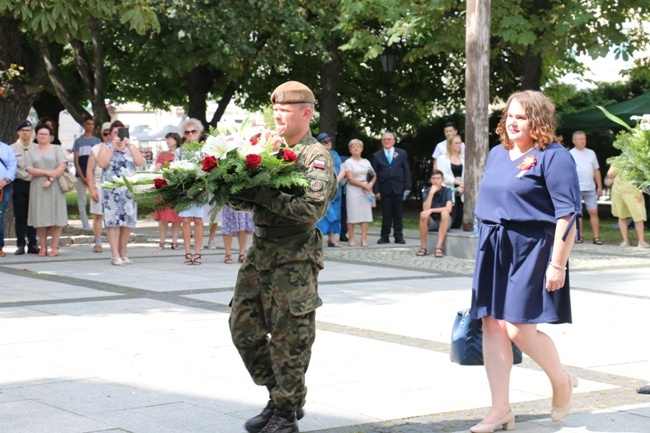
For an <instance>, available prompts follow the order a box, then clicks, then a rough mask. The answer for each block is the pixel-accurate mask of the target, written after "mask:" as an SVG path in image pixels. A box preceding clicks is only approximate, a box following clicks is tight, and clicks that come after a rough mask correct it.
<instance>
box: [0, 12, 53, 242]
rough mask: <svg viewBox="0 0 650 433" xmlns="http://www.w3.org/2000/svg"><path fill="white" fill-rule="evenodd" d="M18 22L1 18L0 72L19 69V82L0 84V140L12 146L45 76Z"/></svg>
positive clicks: (10, 231)
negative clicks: (18, 67)
mask: <svg viewBox="0 0 650 433" xmlns="http://www.w3.org/2000/svg"><path fill="white" fill-rule="evenodd" d="M23 36H24V34H23V33H22V32H21V31H20V23H19V22H18V21H17V20H14V19H11V18H7V17H2V16H0V41H2V43H1V44H0V68H2V69H7V68H9V67H10V66H11V65H12V64H15V65H18V66H22V67H23V68H24V69H23V73H22V79H14V80H12V81H10V82H8V83H0V85H1V86H2V88H3V91H2V94H1V95H0V140H2V141H4V142H5V143H9V144H11V143H14V142H15V141H16V139H17V138H18V137H17V135H16V125H17V124H18V122H20V121H21V120H25V119H26V118H27V115H28V114H29V109H30V108H31V106H32V104H33V103H34V100H35V99H36V97H37V96H38V94H39V92H41V91H42V90H44V89H45V80H46V73H45V68H44V65H43V62H42V61H41V59H40V56H39V54H38V52H37V51H36V50H35V49H34V48H33V47H31V46H30V45H29V43H28V42H27V41H26V40H25V39H24V37H23ZM4 216H5V239H6V238H13V237H16V231H15V225H14V213H13V206H12V205H11V201H10V202H9V206H7V209H5V215H4Z"/></svg>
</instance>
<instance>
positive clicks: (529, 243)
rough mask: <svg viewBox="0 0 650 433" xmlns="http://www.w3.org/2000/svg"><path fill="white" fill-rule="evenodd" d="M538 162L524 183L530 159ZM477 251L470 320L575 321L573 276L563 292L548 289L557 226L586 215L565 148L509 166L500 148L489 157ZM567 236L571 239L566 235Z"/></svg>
mask: <svg viewBox="0 0 650 433" xmlns="http://www.w3.org/2000/svg"><path fill="white" fill-rule="evenodd" d="M529 155H533V156H534V157H535V158H536V160H537V161H536V164H535V166H533V167H532V168H530V169H529V170H527V171H526V172H525V173H524V174H523V175H522V176H520V177H518V175H519V174H520V172H521V170H520V169H518V168H517V165H519V164H521V163H522V161H523V160H524V158H525V157H527V156H529ZM476 215H477V216H478V217H479V219H480V220H481V224H480V226H479V239H478V252H477V256H476V265H475V268H474V281H473V285H472V308H471V316H472V318H475V319H480V318H482V317H484V316H492V317H493V318H495V319H501V320H506V321H508V322H511V323H571V299H570V294H569V272H568V270H567V273H566V281H565V284H564V287H563V288H562V289H560V290H557V291H554V292H550V293H549V292H547V291H546V288H545V286H546V277H545V275H546V269H547V267H548V263H549V261H550V260H551V257H552V253H553V240H554V237H555V226H556V223H557V220H558V219H559V218H562V217H566V216H571V221H570V224H569V227H571V224H574V223H575V222H576V217H577V216H580V215H581V202H580V186H579V183H578V174H577V171H576V165H575V162H574V161H573V158H572V157H571V155H570V154H569V152H568V151H567V150H566V149H565V148H564V147H562V145H560V144H559V143H552V144H550V145H549V146H548V147H547V148H546V149H545V150H543V151H540V150H538V149H536V148H533V149H532V150H531V151H529V152H527V153H526V154H525V155H522V156H521V157H519V158H518V159H516V160H514V161H511V160H510V156H509V154H508V150H507V149H506V148H504V147H503V146H501V145H499V146H497V147H495V148H493V149H492V150H491V151H490V154H489V157H488V160H487V164H486V167H485V175H484V176H483V180H482V181H481V183H480V186H479V195H478V203H477V205H476ZM565 236H566V233H565Z"/></svg>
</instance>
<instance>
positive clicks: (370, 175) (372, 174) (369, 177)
mask: <svg viewBox="0 0 650 433" xmlns="http://www.w3.org/2000/svg"><path fill="white" fill-rule="evenodd" d="M373 177H375V172H374V170H373V169H372V168H369V169H368V172H367V173H366V182H368V183H370V181H371V180H372V178H373Z"/></svg>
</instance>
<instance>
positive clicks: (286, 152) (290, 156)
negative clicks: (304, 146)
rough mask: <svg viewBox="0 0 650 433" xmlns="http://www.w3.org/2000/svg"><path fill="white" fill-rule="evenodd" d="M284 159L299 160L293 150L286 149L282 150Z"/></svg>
mask: <svg viewBox="0 0 650 433" xmlns="http://www.w3.org/2000/svg"><path fill="white" fill-rule="evenodd" d="M282 159H284V160H285V161H287V162H296V161H297V160H298V157H297V156H296V154H295V153H294V151H293V150H289V149H284V151H283V152H282Z"/></svg>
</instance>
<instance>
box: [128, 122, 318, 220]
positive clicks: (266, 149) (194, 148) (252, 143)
mask: <svg viewBox="0 0 650 433" xmlns="http://www.w3.org/2000/svg"><path fill="white" fill-rule="evenodd" d="M179 153H180V154H181V158H179V159H178V160H175V161H172V162H171V163H169V165H168V166H167V167H163V169H162V172H158V173H156V176H154V177H152V178H151V179H150V180H147V181H145V180H143V179H140V180H139V181H137V182H135V183H134V182H131V180H130V179H128V178H123V179H122V181H123V182H124V184H125V185H126V186H129V184H131V185H132V186H133V185H142V184H148V187H147V189H146V190H144V191H135V198H136V200H137V201H138V202H141V203H146V204H148V205H150V206H152V207H154V208H157V209H162V208H165V207H172V208H173V209H174V210H176V211H179V212H180V211H182V210H184V209H187V208H189V207H191V206H193V205H205V204H208V205H210V206H212V207H213V208H215V209H216V208H219V207H221V206H222V205H223V204H224V203H225V202H226V201H227V200H228V197H229V196H233V195H236V194H237V193H240V192H242V191H244V190H247V189H252V188H262V189H272V190H284V191H296V190H298V191H304V189H305V188H306V187H307V186H309V183H308V181H307V179H306V177H305V175H304V173H302V172H301V171H297V170H296V161H297V157H296V154H295V153H294V152H293V151H292V150H291V149H290V148H289V147H288V146H287V145H286V143H285V142H284V141H283V139H282V137H280V136H279V135H278V134H277V132H275V131H273V130H269V129H265V128H264V127H261V126H251V125H250V123H249V121H248V119H247V120H245V121H244V122H243V123H242V124H241V125H240V126H239V125H235V126H231V127H222V126H219V127H218V128H217V129H216V130H215V129H212V130H211V131H210V134H209V135H208V137H207V139H206V141H205V143H186V144H185V145H183V147H182V148H181V149H180V152H179ZM131 189H132V190H133V188H132V187H131Z"/></svg>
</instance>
